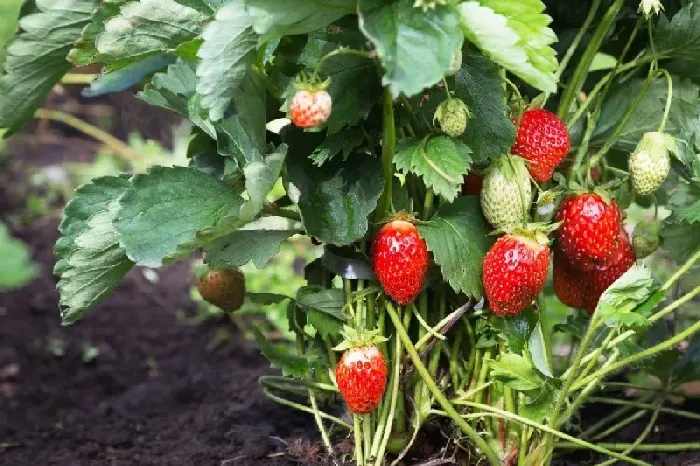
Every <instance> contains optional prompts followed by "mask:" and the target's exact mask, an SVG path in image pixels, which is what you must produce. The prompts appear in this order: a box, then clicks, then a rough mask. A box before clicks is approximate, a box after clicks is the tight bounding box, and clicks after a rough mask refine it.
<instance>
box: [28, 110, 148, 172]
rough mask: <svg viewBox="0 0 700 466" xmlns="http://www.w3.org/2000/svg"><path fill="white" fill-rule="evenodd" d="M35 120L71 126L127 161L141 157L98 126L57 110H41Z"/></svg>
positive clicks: (37, 112)
mask: <svg viewBox="0 0 700 466" xmlns="http://www.w3.org/2000/svg"><path fill="white" fill-rule="evenodd" d="M34 118H37V119H39V120H53V121H58V122H59V123H63V124H64V125H67V126H70V127H71V128H73V129H76V130H78V131H80V132H81V133H83V134H85V135H87V136H90V137H91V138H93V139H96V140H98V141H99V142H101V143H102V144H104V145H105V146H107V147H109V148H110V149H112V150H113V151H114V153H115V154H117V155H119V156H120V157H122V158H123V159H126V160H138V159H140V158H141V156H140V155H139V154H138V152H136V151H135V150H134V149H132V148H131V147H130V146H129V145H128V144H126V143H124V142H122V141H120V140H119V139H117V138H115V137H114V136H112V135H111V134H109V133H106V132H105V131H103V130H101V129H100V128H98V127H97V126H93V125H91V124H90V123H88V122H86V121H83V120H81V119H80V118H76V117H74V116H73V115H69V114H67V113H63V112H59V111H57V110H48V109H45V108H40V109H38V110H37V111H36V112H34Z"/></svg>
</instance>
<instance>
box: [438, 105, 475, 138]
mask: <svg viewBox="0 0 700 466" xmlns="http://www.w3.org/2000/svg"><path fill="white" fill-rule="evenodd" d="M470 116H471V114H470V113H469V108H468V107H467V104H465V103H464V102H462V101H461V100H460V99H448V100H446V101H444V102H443V103H441V104H440V105H439V106H438V108H437V110H435V115H434V116H433V120H437V121H438V123H439V124H440V129H441V130H442V132H443V133H445V134H447V135H448V136H450V137H452V138H456V137H459V136H461V135H462V134H464V130H466V129H467V121H469V117H470Z"/></svg>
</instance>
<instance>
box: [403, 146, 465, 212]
mask: <svg viewBox="0 0 700 466" xmlns="http://www.w3.org/2000/svg"><path fill="white" fill-rule="evenodd" d="M470 154H471V149H469V147H467V145H466V144H464V143H463V142H461V141H458V140H455V139H452V138H450V137H449V136H444V135H442V136H435V137H432V138H429V139H427V140H426V139H424V140H422V141H416V140H410V139H409V140H405V141H402V142H401V145H400V147H399V148H398V150H397V152H396V154H395V155H394V163H395V164H396V168H398V169H399V170H401V172H402V173H404V174H405V173H415V174H416V175H419V176H421V177H422V178H423V181H424V182H425V184H426V186H428V187H429V188H432V189H433V191H435V194H436V195H438V196H442V197H443V198H445V199H446V200H448V201H453V200H454V199H455V198H456V197H457V194H458V193H459V191H460V188H461V186H462V182H463V177H464V175H466V174H467V171H469V167H470V166H471V161H472V159H471V156H470Z"/></svg>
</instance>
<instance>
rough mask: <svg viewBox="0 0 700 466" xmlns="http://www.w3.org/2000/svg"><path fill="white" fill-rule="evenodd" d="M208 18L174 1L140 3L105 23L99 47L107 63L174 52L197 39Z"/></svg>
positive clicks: (131, 4)
mask: <svg viewBox="0 0 700 466" xmlns="http://www.w3.org/2000/svg"><path fill="white" fill-rule="evenodd" d="M205 19H207V15H204V14H202V13H200V12H199V11H197V10H195V9H192V8H189V7H186V6H183V5H180V4H179V3H177V2H175V1H174V0H140V1H135V2H130V3H127V4H126V5H124V6H123V7H122V8H121V11H120V13H119V15H117V16H114V17H112V18H110V19H109V20H108V21H107V22H106V23H105V24H104V32H102V33H101V34H100V35H99V36H97V40H96V42H95V45H96V47H97V50H98V51H99V57H98V59H99V60H101V61H103V62H105V63H112V62H122V63H124V62H128V61H135V60H140V59H141V58H143V57H144V56H146V55H150V54H152V53H165V52H174V51H175V50H176V49H177V47H178V46H179V45H180V44H181V43H183V42H187V41H190V40H192V39H194V38H195V37H197V35H198V34H200V33H201V31H202V22H203V21H204V20H205Z"/></svg>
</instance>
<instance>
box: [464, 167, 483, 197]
mask: <svg viewBox="0 0 700 466" xmlns="http://www.w3.org/2000/svg"><path fill="white" fill-rule="evenodd" d="M483 185H484V179H483V178H482V177H480V176H479V175H477V174H475V173H474V172H469V173H467V174H466V175H465V176H464V181H463V183H462V196H478V195H479V194H481V188H482V186H483Z"/></svg>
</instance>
